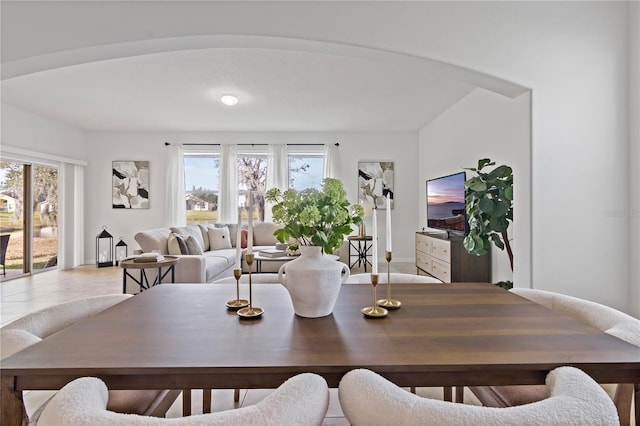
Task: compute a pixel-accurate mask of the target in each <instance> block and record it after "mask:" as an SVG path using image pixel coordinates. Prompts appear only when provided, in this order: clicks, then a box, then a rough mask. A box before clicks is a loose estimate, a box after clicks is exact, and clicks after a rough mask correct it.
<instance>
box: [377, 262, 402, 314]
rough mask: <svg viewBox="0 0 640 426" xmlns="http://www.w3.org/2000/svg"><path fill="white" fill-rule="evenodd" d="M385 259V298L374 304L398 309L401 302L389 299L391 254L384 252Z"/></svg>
mask: <svg viewBox="0 0 640 426" xmlns="http://www.w3.org/2000/svg"><path fill="white" fill-rule="evenodd" d="M385 254H386V256H385V257H386V259H387V298H386V299H380V300H378V301H377V302H376V304H377V305H378V306H382V307H384V308H387V309H400V307H401V306H402V302H400V301H399V300H396V299H392V298H391V258H392V255H391V252H390V251H387V252H385Z"/></svg>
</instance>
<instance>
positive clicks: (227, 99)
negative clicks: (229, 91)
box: [220, 95, 238, 106]
mask: <svg viewBox="0 0 640 426" xmlns="http://www.w3.org/2000/svg"><path fill="white" fill-rule="evenodd" d="M220 102H222V103H223V104H225V105H227V106H234V105H235V104H237V103H238V97H237V96H235V95H223V96H222V97H220Z"/></svg>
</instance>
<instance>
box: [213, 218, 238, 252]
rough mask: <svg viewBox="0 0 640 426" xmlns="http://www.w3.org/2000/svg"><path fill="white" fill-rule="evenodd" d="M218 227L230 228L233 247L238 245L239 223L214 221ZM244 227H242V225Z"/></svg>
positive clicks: (230, 239)
mask: <svg viewBox="0 0 640 426" xmlns="http://www.w3.org/2000/svg"><path fill="white" fill-rule="evenodd" d="M213 226H215V227H216V228H225V227H226V228H229V241H231V247H235V246H236V239H237V238H238V234H237V232H238V224H237V223H214V224H213ZM241 228H242V227H241Z"/></svg>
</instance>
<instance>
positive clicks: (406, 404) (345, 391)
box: [338, 367, 618, 426]
mask: <svg viewBox="0 0 640 426" xmlns="http://www.w3.org/2000/svg"><path fill="white" fill-rule="evenodd" d="M546 386H547V388H548V390H549V394H550V395H551V396H550V397H549V398H547V399H544V400H542V401H538V402H534V403H531V404H526V405H521V406H517V407H508V408H492V407H478V406H473V405H466V404H460V403H453V402H446V401H440V400H433V399H428V398H422V397H419V396H417V395H414V394H412V393H409V392H407V391H406V390H404V389H402V388H400V387H398V386H396V385H395V384H393V383H391V382H390V381H388V380H387V379H385V378H383V377H382V376H379V375H378V374H376V373H374V372H372V371H369V370H361V369H360V370H352V371H350V372H349V373H347V374H345V375H344V377H343V378H342V380H341V381H340V386H339V390H338V395H339V397H340V404H341V406H342V411H343V412H344V414H345V416H346V418H347V420H349V422H350V423H351V424H352V425H355V426H358V425H367V426H376V425H381V426H382V425H393V424H395V425H407V426H408V425H415V426H418V425H420V426H429V425H433V426H436V425H437V426H449V425H451V426H453V425H463V424H468V425H500V426H510V425H512V426H520V425H529V426H531V425H538V426H565V425H599V426H604V425H610V426H617V425H618V416H617V414H616V409H615V406H614V405H613V402H612V401H611V399H610V398H609V396H608V395H607V394H606V393H605V392H604V390H602V388H601V387H600V386H599V385H598V384H597V383H596V382H595V381H593V379H591V378H590V377H589V376H588V375H587V374H585V373H584V372H582V371H580V370H578V369H576V368H573V367H559V368H556V369H555V370H553V371H551V372H550V373H549V374H548V375H547V379H546ZM363 390H366V391H363Z"/></svg>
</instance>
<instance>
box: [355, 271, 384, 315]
mask: <svg viewBox="0 0 640 426" xmlns="http://www.w3.org/2000/svg"><path fill="white" fill-rule="evenodd" d="M377 285H378V275H377V274H371V286H372V287H373V306H367V307H366V308H362V309H361V310H360V312H362V313H363V314H364V315H365V316H367V317H370V318H382V317H386V316H387V315H388V314H389V311H387V310H386V309H385V308H381V307H379V306H377V305H376V286H377Z"/></svg>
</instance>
